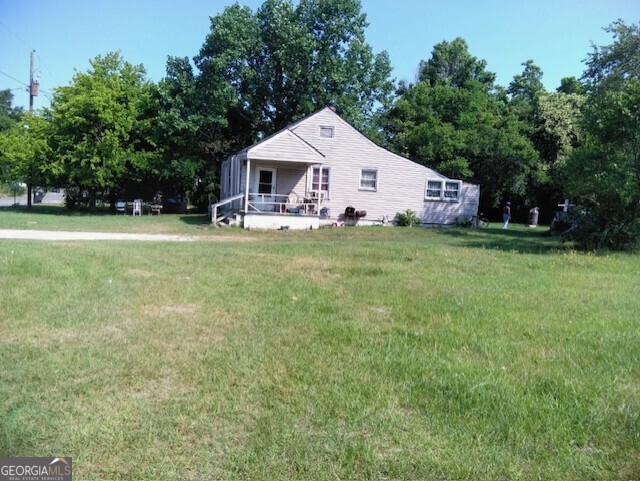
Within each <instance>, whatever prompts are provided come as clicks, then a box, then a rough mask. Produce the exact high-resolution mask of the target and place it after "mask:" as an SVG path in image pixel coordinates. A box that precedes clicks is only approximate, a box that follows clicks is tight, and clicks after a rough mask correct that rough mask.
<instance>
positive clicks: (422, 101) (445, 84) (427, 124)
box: [386, 39, 537, 210]
mask: <svg viewBox="0 0 640 481" xmlns="http://www.w3.org/2000/svg"><path fill="white" fill-rule="evenodd" d="M485 66H486V64H485V62H484V61H481V60H477V59H476V58H475V57H473V56H471V55H470V54H469V52H468V50H467V46H466V43H465V42H464V40H462V39H456V40H454V41H453V42H442V43H441V44H438V45H436V46H435V47H434V49H433V52H432V57H431V58H430V59H429V60H428V61H423V62H422V63H421V67H420V73H419V81H418V82H417V83H416V84H415V85H410V86H404V87H403V89H402V90H401V91H400V96H399V98H398V100H397V102H396V103H395V105H394V107H393V109H392V110H391V111H390V113H389V115H388V122H387V127H386V130H387V132H388V135H389V139H388V140H389V143H390V144H391V145H392V146H393V148H394V149H395V150H396V151H398V152H399V153H401V154H403V155H406V156H408V157H410V158H411V159H413V160H416V161H418V162H420V163H422V164H424V165H427V166H429V167H431V168H434V169H436V170H438V171H440V172H442V173H444V174H446V175H448V176H451V177H455V178H460V179H465V180H469V181H472V182H477V183H479V184H480V185H481V205H482V208H483V209H485V210H486V209H490V208H493V207H496V206H497V205H499V204H500V202H501V201H503V200H504V199H505V198H515V197H524V196H525V195H526V193H527V185H528V183H529V181H530V179H531V177H532V176H534V175H536V168H537V154H536V152H535V151H534V149H533V147H532V145H531V143H530V142H529V141H528V139H527V138H526V137H525V136H524V135H522V134H521V125H520V122H519V120H518V119H517V118H516V116H515V115H514V114H513V112H512V110H511V109H510V108H509V105H508V103H507V99H506V96H505V95H504V92H503V91H502V90H501V89H500V88H498V87H497V86H495V85H494V84H493V79H494V78H495V76H494V75H493V74H492V73H490V72H487V71H486V68H485Z"/></svg>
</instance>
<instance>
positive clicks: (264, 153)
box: [239, 127, 324, 164]
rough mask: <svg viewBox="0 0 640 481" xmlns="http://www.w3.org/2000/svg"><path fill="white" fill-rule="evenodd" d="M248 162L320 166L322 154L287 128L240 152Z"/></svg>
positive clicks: (322, 159) (322, 158)
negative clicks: (276, 162) (278, 162)
mask: <svg viewBox="0 0 640 481" xmlns="http://www.w3.org/2000/svg"><path fill="white" fill-rule="evenodd" d="M239 154H241V155H242V154H244V155H246V156H247V158H248V159H250V160H254V159H257V160H278V161H283V162H295V163H305V164H321V163H322V162H323V161H324V154H322V152H320V151H319V150H318V149H316V148H315V147H313V146H312V145H311V144H309V143H308V142H307V141H305V140H304V139H302V138H301V137H300V136H298V135H296V134H295V132H293V131H291V130H290V129H289V128H288V127H286V128H284V129H282V130H280V131H278V132H276V133H275V134H272V135H270V136H269V137H267V138H265V139H263V140H261V141H259V142H257V143H255V144H253V145H251V146H249V147H247V148H245V149H243V150H241V151H240V152H239Z"/></svg>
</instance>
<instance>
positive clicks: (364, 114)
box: [195, 0, 393, 141]
mask: <svg viewBox="0 0 640 481" xmlns="http://www.w3.org/2000/svg"><path fill="white" fill-rule="evenodd" d="M366 26H367V23H366V17H365V15H364V14H363V13H362V12H361V6H360V2H359V1H358V0H325V1H322V2H318V1H314V0H301V1H300V2H299V3H298V5H297V6H294V4H293V2H292V1H291V0H266V1H265V2H264V3H263V4H262V6H261V7H260V8H259V9H258V10H257V12H253V11H251V9H249V8H247V7H241V6H239V5H237V4H236V5H233V6H231V7H227V8H226V9H225V10H224V11H223V12H222V13H221V14H219V15H217V16H216V17H213V18H212V19H211V31H210V32H209V34H208V35H207V38H206V40H205V43H204V45H203V46H202V49H201V50H200V53H199V55H198V56H197V57H196V59H195V62H196V65H197V67H198V69H199V70H200V72H201V73H200V75H199V78H198V81H197V84H198V86H199V88H201V89H205V90H206V92H207V93H206V94H203V97H207V96H209V97H210V98H211V100H212V101H211V102H210V104H213V101H214V100H215V102H216V103H218V105H219V104H220V102H221V103H222V105H226V106H228V112H227V114H226V117H227V121H228V123H229V125H228V129H229V131H230V133H237V132H238V131H239V130H241V131H243V132H248V133H249V134H250V136H251V137H253V139H254V140H255V138H257V137H258V136H260V135H264V134H268V133H271V132H273V131H275V130H278V129H280V128H282V127H284V126H286V125H287V124H288V123H290V122H292V121H293V120H295V119H297V118H299V117H301V116H303V115H305V114H308V113H310V112H313V111H314V110H316V109H318V108H320V107H323V106H325V105H327V104H333V105H334V106H335V107H336V108H337V109H338V111H339V112H340V113H341V114H342V115H344V116H345V117H346V118H347V119H348V120H349V121H351V122H353V123H355V124H356V125H357V126H358V127H364V126H365V125H366V123H367V122H368V121H369V120H370V119H371V118H372V117H373V115H374V114H375V112H376V110H377V109H378V108H379V107H380V106H381V105H385V104H387V103H388V102H389V99H390V96H391V94H392V91H393V84H392V82H391V81H390V79H389V75H390V72H391V66H390V62H389V58H388V55H387V54H386V52H382V53H379V54H374V53H373V52H372V49H371V47H370V46H369V45H368V44H367V43H366V41H365V38H364V29H365V27H366ZM234 124H235V125H234ZM236 125H239V126H241V128H237V127H236ZM240 137H242V136H240ZM238 140H239V141H240V140H241V141H245V140H246V139H238Z"/></svg>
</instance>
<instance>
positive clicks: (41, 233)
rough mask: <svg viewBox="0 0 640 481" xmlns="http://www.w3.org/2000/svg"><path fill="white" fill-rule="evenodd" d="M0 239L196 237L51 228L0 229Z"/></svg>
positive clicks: (188, 239) (176, 239)
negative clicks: (72, 230)
mask: <svg viewBox="0 0 640 481" xmlns="http://www.w3.org/2000/svg"><path fill="white" fill-rule="evenodd" d="M0 239H32V240H50V241H74V240H81V241H90V240H125V241H156V242H193V241H196V240H198V238H197V237H189V236H181V235H167V234H120V233H115V232H71V231H52V230H21V229H0Z"/></svg>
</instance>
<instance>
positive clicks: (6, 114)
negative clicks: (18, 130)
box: [0, 89, 22, 132]
mask: <svg viewBox="0 0 640 481" xmlns="http://www.w3.org/2000/svg"><path fill="white" fill-rule="evenodd" d="M12 103H13V94H12V93H11V90H8V89H7V90H0V132H2V131H4V130H7V129H9V128H11V126H12V125H13V124H14V123H15V122H16V120H17V119H18V116H19V115H20V112H21V111H22V109H21V108H18V107H12V106H11V105H12Z"/></svg>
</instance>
